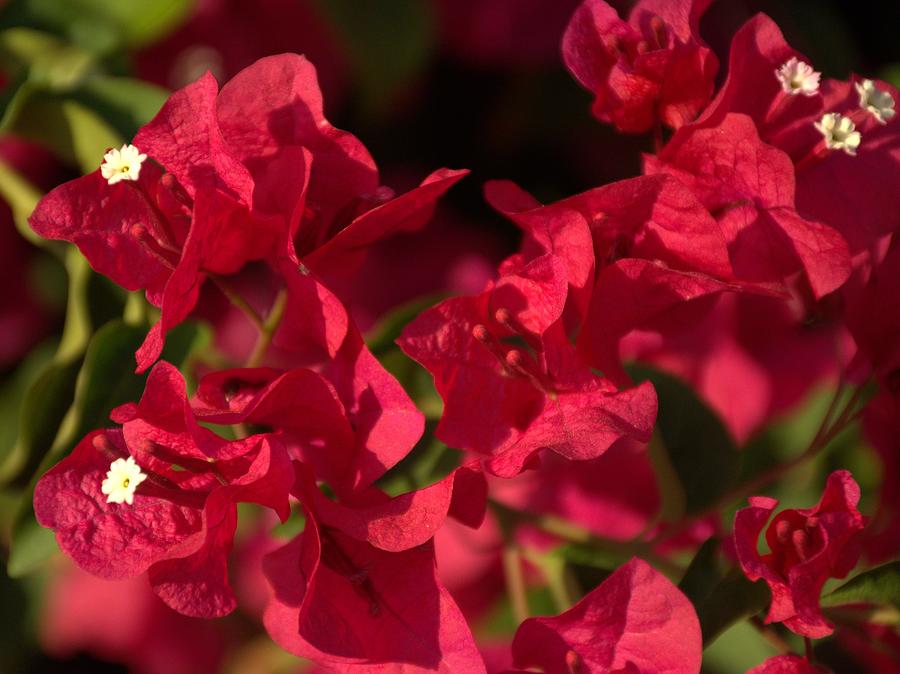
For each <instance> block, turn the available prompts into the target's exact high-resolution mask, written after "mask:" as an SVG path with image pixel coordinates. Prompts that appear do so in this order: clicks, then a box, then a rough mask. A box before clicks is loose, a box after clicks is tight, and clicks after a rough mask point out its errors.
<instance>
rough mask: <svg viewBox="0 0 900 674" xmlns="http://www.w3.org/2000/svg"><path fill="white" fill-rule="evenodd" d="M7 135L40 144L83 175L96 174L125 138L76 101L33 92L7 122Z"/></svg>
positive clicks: (42, 92) (10, 115)
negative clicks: (92, 172)
mask: <svg viewBox="0 0 900 674" xmlns="http://www.w3.org/2000/svg"><path fill="white" fill-rule="evenodd" d="M4 122H5V124H6V126H5V127H4V129H3V130H4V131H7V132H9V133H14V134H16V135H18V136H21V137H22V138H25V139H27V140H31V141H33V142H35V143H39V144H41V145H43V146H45V147H47V148H49V149H50V150H52V151H53V152H55V153H56V155H57V156H59V158H60V159H62V160H63V161H65V162H67V163H70V164H72V165H74V166H77V167H78V168H79V169H81V171H82V173H90V172H91V171H94V170H96V168H97V167H98V166H100V163H101V162H102V161H103V154H104V152H105V151H106V150H107V149H108V148H110V147H118V146H119V145H121V144H122V142H123V141H122V137H121V136H120V135H119V134H118V133H117V132H116V130H115V129H113V128H112V127H111V126H110V125H109V124H108V123H107V122H106V121H104V120H103V118H101V117H100V116H99V115H98V114H97V113H95V112H94V111H92V110H91V109H89V108H87V107H85V106H84V105H82V104H81V103H78V102H76V101H74V100H70V99H66V98H61V97H60V96H58V95H55V94H50V93H47V92H44V91H36V92H33V93H32V94H31V95H30V96H29V97H28V99H27V101H25V102H24V103H23V104H22V105H21V106H20V107H19V108H18V109H17V110H15V113H14V114H9V115H7V118H6V119H5V120H4Z"/></svg>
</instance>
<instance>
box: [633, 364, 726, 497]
mask: <svg viewBox="0 0 900 674" xmlns="http://www.w3.org/2000/svg"><path fill="white" fill-rule="evenodd" d="M628 371H629V374H630V375H631V376H632V377H633V378H634V380H635V381H636V382H642V381H650V382H652V383H653V386H654V388H655V389H656V395H657V397H658V398H659V413H658V415H657V419H656V426H657V430H658V432H659V434H660V435H661V437H662V440H663V444H664V445H665V448H666V452H667V453H668V455H669V458H670V460H671V463H672V467H673V468H674V469H675V472H676V473H677V474H678V478H679V480H680V481H681V484H682V486H683V487H684V494H685V497H686V504H685V505H686V508H687V512H689V513H696V512H701V511H703V510H704V509H706V508H708V507H709V506H711V505H713V504H714V503H715V502H716V500H717V499H718V498H719V497H720V496H722V495H723V494H724V493H726V492H727V491H728V490H729V489H731V488H732V487H733V486H734V485H735V483H736V481H737V478H738V475H739V472H740V464H741V455H740V452H739V451H738V448H737V446H736V445H735V444H734V441H733V440H732V439H731V436H730V435H729V434H728V431H727V430H726V429H725V426H724V425H723V424H722V421H721V420H720V419H719V417H718V416H717V415H716V414H715V412H713V411H712V410H711V409H710V408H709V407H708V406H707V405H706V404H705V403H704V402H703V401H702V400H700V398H699V397H698V396H697V394H696V393H694V391H693V389H691V387H690V386H688V385H687V384H686V383H684V382H683V381H682V380H680V379H678V378H677V377H673V376H672V375H670V374H666V373H664V372H660V371H658V370H654V369H652V368H649V367H646V366H644V365H631V366H629V368H628Z"/></svg>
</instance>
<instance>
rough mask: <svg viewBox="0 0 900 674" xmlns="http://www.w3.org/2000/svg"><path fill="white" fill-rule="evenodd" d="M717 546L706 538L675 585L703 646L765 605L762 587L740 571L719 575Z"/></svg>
mask: <svg viewBox="0 0 900 674" xmlns="http://www.w3.org/2000/svg"><path fill="white" fill-rule="evenodd" d="M719 544H720V542H719V541H718V540H717V539H715V538H710V539H709V540H708V541H706V542H705V543H704V544H703V545H702V546H700V549H699V550H698V551H697V554H696V555H694V559H693V560H691V563H690V566H688V569H687V571H686V572H685V574H684V577H683V578H682V579H681V582H680V583H679V584H678V588H679V589H680V590H681V591H682V592H684V594H685V596H686V597H687V598H688V599H690V600H691V603H692V604H693V605H694V608H696V610H697V617H698V618H699V619H700V628H701V630H702V631H703V643H704V644H708V643H710V642H712V641H713V640H714V639H715V638H716V637H717V636H719V635H720V634H721V633H722V632H724V631H725V630H726V629H728V628H729V627H730V626H731V625H733V624H734V623H735V622H737V621H738V620H741V619H743V618H746V617H748V616H751V615H754V614H756V613H759V611H761V610H762V609H764V608H765V607H766V604H768V601H769V592H768V589H767V588H766V586H765V584H764V583H751V582H750V581H749V580H748V579H747V578H746V577H745V576H744V574H743V573H742V572H741V570H740V569H732V570H731V571H730V572H729V573H728V574H724V573H723V572H722V569H721V563H720V559H719Z"/></svg>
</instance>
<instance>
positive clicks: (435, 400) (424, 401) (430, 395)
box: [378, 346, 444, 421]
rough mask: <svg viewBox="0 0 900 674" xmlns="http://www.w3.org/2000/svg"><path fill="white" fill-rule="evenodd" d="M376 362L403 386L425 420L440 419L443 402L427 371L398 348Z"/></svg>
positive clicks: (382, 354) (385, 352) (391, 349)
mask: <svg viewBox="0 0 900 674" xmlns="http://www.w3.org/2000/svg"><path fill="white" fill-rule="evenodd" d="M378 360H380V361H381V364H382V365H383V366H384V368H385V369H386V370H387V371H388V372H390V373H391V374H392V375H394V377H396V378H397V381H399V382H400V384H402V385H403V388H404V389H405V390H406V392H407V393H408V394H409V396H410V397H411V398H412V399H413V401H414V402H415V403H416V407H418V408H419V409H420V410H421V411H422V413H423V414H424V415H425V418H426V419H428V420H432V421H436V420H438V419H440V418H441V414H442V413H443V410H444V401H443V400H441V396H440V395H438V392H437V389H436V388H435V386H434V378H433V377H432V376H431V374H430V373H429V372H428V370H426V369H425V368H424V367H422V366H421V365H419V364H418V363H417V362H416V361H414V360H413V359H412V358H410V357H409V356H407V355H406V354H405V353H403V351H401V350H400V347H398V346H393V347H391V348H389V349H387V350H385V351H384V352H383V353H381V355H380V356H379V357H378Z"/></svg>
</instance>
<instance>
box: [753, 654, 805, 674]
mask: <svg viewBox="0 0 900 674" xmlns="http://www.w3.org/2000/svg"><path fill="white" fill-rule="evenodd" d="M822 671H823V670H821V669H819V668H818V667H816V666H815V665H812V664H810V662H809V660H807V659H806V658H801V657H800V656H799V655H778V656H775V657H774V658H769V659H768V660H766V661H765V662H764V663H762V664H761V665H757V666H756V667H754V668H753V669H751V670H749V671H748V672H747V674H821V672H822Z"/></svg>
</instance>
